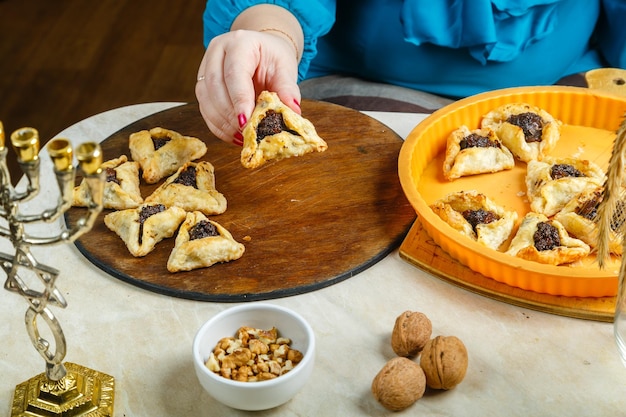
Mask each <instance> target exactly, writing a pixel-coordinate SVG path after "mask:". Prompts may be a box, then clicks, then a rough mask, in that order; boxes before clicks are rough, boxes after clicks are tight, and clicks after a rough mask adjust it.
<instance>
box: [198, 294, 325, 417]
mask: <svg viewBox="0 0 626 417" xmlns="http://www.w3.org/2000/svg"><path fill="white" fill-rule="evenodd" d="M241 326H249V327H254V328H258V329H271V328H272V327H276V328H277V329H278V332H279V334H280V335H281V336H283V337H287V338H289V339H291V341H292V344H291V347H292V348H294V349H298V350H299V351H300V352H302V354H303V356H304V357H303V359H302V361H300V363H299V364H297V365H296V366H295V367H294V368H293V369H292V370H291V371H289V372H288V373H286V374H284V375H281V376H279V377H277V378H275V379H271V380H267V381H259V382H239V381H232V380H230V379H227V378H224V377H222V376H220V375H217V374H215V373H213V372H212V371H210V370H209V369H208V368H207V367H206V366H205V362H206V360H207V359H208V357H209V355H210V353H211V351H212V350H213V348H214V347H215V345H216V344H217V342H218V341H219V340H220V339H222V338H223V337H227V336H234V335H235V333H236V331H237V329H239V328H240V327H241ZM314 363H315V335H314V333H313V329H312V328H311V326H310V325H309V324H308V323H307V322H306V321H305V320H304V319H303V318H302V317H301V316H300V315H299V314H297V313H295V312H294V311H292V310H290V309H287V308H285V307H281V306H278V305H274V304H267V303H247V304H242V305H238V306H235V307H231V308H228V309H226V310H224V311H222V312H220V313H218V314H216V315H215V316H213V317H212V318H211V319H210V320H208V321H207V322H206V323H204V324H203V325H202V327H200V330H198V333H196V336H195V338H194V341H193V364H194V368H195V370H196V375H197V376H198V380H199V381H200V384H201V385H202V387H203V388H204V389H205V390H206V391H207V392H208V393H209V394H210V395H211V396H212V397H213V398H215V399H216V400H217V401H219V402H221V403H223V404H226V405H228V406H229V407H232V408H236V409H240V410H265V409H268V408H273V407H277V406H279V405H281V404H284V403H286V402H287V401H289V400H290V399H291V398H292V397H293V396H294V395H296V393H298V392H299V391H300V390H301V389H302V387H303V386H304V385H305V384H306V382H307V380H308V379H309V377H310V376H311V372H312V371H313V365H314Z"/></svg>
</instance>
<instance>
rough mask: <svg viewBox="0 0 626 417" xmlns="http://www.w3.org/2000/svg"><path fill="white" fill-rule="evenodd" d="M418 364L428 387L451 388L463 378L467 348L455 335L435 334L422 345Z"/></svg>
mask: <svg viewBox="0 0 626 417" xmlns="http://www.w3.org/2000/svg"><path fill="white" fill-rule="evenodd" d="M420 365H421V367H422V369H423V370H424V374H425V375H426V384H427V385H428V386H429V387H430V388H434V389H446V390H448V389H452V388H454V387H455V386H457V385H458V384H459V383H461V381H463V378H465V373H466V372H467V349H466V348H465V345H464V344H463V342H461V340H459V339H458V338H457V337H455V336H437V337H435V338H434V339H431V340H429V341H428V343H426V346H424V349H423V350H422V355H421V357H420Z"/></svg>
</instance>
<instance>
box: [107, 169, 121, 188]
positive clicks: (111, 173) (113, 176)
mask: <svg viewBox="0 0 626 417" xmlns="http://www.w3.org/2000/svg"><path fill="white" fill-rule="evenodd" d="M105 174H106V182H114V183H116V184H117V185H120V180H119V178H117V171H116V170H115V169H114V168H107V169H106V172H105Z"/></svg>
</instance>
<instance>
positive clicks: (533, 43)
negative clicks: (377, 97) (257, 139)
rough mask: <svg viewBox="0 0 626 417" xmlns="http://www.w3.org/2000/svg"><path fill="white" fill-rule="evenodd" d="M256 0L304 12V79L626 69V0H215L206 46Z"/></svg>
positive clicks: (473, 84)
mask: <svg viewBox="0 0 626 417" xmlns="http://www.w3.org/2000/svg"><path fill="white" fill-rule="evenodd" d="M259 3H272V4H276V5H279V6H282V7H284V8H286V9H288V10H290V11H291V12H292V13H293V14H294V15H295V16H296V17H297V18H298V20H299V21H300V23H301V25H302V28H303V31H304V53H303V57H302V61H301V62H300V66H299V78H300V80H302V79H306V78H312V77H319V76H323V75H328V74H337V73H341V74H347V75H353V76H357V77H361V78H366V79H371V80H374V81H379V82H386V83H390V84H395V85H402V86H406V87H410V88H414V89H418V90H422V91H428V92H431V93H435V94H441V95H446V96H451V97H463V96H468V95H472V94H476V93H479V92H483V91H487V90H493V89H497V88H504V87H511V86H521V85H548V84H553V83H554V82H556V81H558V80H559V79H560V78H562V77H564V76H566V75H570V74H573V73H577V72H582V71H587V70H589V69H592V68H598V67H602V66H613V67H620V68H626V29H624V27H625V26H624V22H625V21H626V0H465V1H463V0H437V1H432V0H360V1H358V2H354V1H352V0H337V1H331V0H293V1H288V0H275V1H258V0H228V1H225V0H221V1H220V0H208V1H207V7H206V10H205V13H204V42H205V45H208V43H209V41H210V40H211V39H212V38H213V37H215V36H217V35H219V34H221V33H224V32H227V31H228V30H229V29H230V26H231V25H232V22H233V20H234V19H235V18H236V16H237V15H238V14H239V13H240V12H241V11H242V10H244V9H245V8H247V7H250V6H252V5H255V4H259ZM596 24H597V26H596Z"/></svg>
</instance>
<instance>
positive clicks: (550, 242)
mask: <svg viewBox="0 0 626 417" xmlns="http://www.w3.org/2000/svg"><path fill="white" fill-rule="evenodd" d="M533 241H534V243H535V248H537V250H538V251H544V250H552V249H554V248H556V247H557V246H561V238H560V237H559V231H558V229H557V228H556V227H554V226H552V225H551V224H550V223H548V222H540V223H537V230H536V231H535V233H534V234H533Z"/></svg>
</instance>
